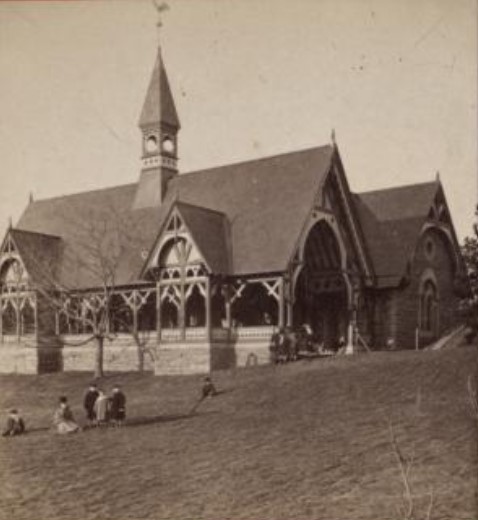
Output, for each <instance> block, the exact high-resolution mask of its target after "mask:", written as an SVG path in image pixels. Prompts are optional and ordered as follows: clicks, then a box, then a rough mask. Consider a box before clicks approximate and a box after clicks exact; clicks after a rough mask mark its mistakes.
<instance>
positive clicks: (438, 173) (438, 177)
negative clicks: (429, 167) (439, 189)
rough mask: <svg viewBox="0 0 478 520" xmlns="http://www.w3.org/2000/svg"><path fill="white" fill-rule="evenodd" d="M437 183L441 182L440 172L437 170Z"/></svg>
mask: <svg viewBox="0 0 478 520" xmlns="http://www.w3.org/2000/svg"><path fill="white" fill-rule="evenodd" d="M435 182H440V171H439V170H437V172H436V174H435Z"/></svg>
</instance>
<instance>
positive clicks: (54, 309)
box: [20, 205, 152, 377]
mask: <svg viewBox="0 0 478 520" xmlns="http://www.w3.org/2000/svg"><path fill="white" fill-rule="evenodd" d="M61 218H64V219H65V221H67V227H68V228H70V229H71V230H72V234H73V236H71V237H66V240H69V241H70V243H69V244H68V245H67V246H66V245H65V244H59V246H58V251H57V257H58V258H56V259H53V260H52V258H51V256H52V253H51V251H47V252H44V251H43V252H42V251H39V250H38V248H35V247H32V246H28V241H27V242H26V244H27V246H25V245H24V246H23V247H22V250H21V251H20V256H21V258H22V260H23V262H24V264H25V266H26V269H27V271H33V273H29V274H30V275H31V276H30V280H29V284H30V289H31V290H33V291H35V293H36V294H37V298H38V300H39V304H40V305H38V308H39V309H40V310H39V314H38V322H39V324H40V326H41V328H42V330H44V331H50V332H51V331H52V330H53V329H55V332H58V319H59V317H60V316H61V318H62V319H63V320H65V321H66V322H67V323H68V324H70V325H72V326H73V329H75V330H82V331H83V332H87V334H88V335H87V337H86V338H85V339H83V340H82V341H81V342H73V343H69V344H70V345H75V346H79V345H82V344H86V343H90V342H93V343H94V344H95V346H96V349H95V363H94V374H95V376H96V377H101V376H103V374H104V367H103V364H104V346H105V342H106V341H112V340H113V339H114V338H115V335H116V333H117V331H118V330H121V332H127V333H130V334H131V335H132V338H133V340H134V342H135V344H136V347H137V352H138V368H139V369H140V370H142V369H143V368H144V356H145V353H150V354H151V355H152V352H151V351H150V350H149V349H148V347H147V341H146V340H145V337H144V335H142V334H141V333H139V332H138V327H137V321H136V322H134V323H132V320H129V319H127V318H128V311H129V310H130V309H131V307H130V308H129V309H128V302H126V301H125V300H124V299H123V298H121V297H118V295H120V294H121V290H120V288H119V286H118V276H119V272H120V269H121V263H122V262H123V261H124V258H125V256H127V255H131V252H132V251H133V252H134V253H135V254H137V255H138V256H139V255H140V254H141V252H142V250H143V248H144V247H145V244H146V243H145V241H144V229H143V228H142V227H141V222H139V221H138V222H135V221H134V219H132V218H131V213H130V212H120V211H117V210H116V209H115V207H114V206H112V205H111V206H103V207H102V208H101V209H99V210H98V209H97V210H95V218H94V219H85V220H84V221H82V222H78V221H75V222H68V220H69V219H70V217H69V216H68V215H62V216H61ZM149 245H150V244H148V246H149ZM59 259H61V262H56V261H55V260H59ZM59 264H61V265H59ZM60 269H61V272H60ZM32 274H33V275H32ZM123 283H124V282H123ZM135 303H136V302H133V305H134V304H135ZM53 316H55V317H56V322H57V323H53V322H52V317H53Z"/></svg>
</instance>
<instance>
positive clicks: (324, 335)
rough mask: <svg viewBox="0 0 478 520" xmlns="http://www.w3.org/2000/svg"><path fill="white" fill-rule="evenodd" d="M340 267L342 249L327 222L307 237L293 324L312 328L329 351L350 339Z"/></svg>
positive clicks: (315, 228) (346, 297)
mask: <svg viewBox="0 0 478 520" xmlns="http://www.w3.org/2000/svg"><path fill="white" fill-rule="evenodd" d="M341 266H342V255H341V249H340V246H339V243H338V241H337V238H336V236H335V234H334V232H333V230H332V228H331V227H330V226H329V224H327V223H326V222H325V221H319V222H317V223H316V224H315V225H314V227H313V228H312V229H311V230H310V232H309V234H308V236H307V239H306V242H305V245H304V250H303V264H302V269H301V271H300V273H299V275H298V277H297V279H296V281H295V286H294V304H293V324H294V326H300V325H303V324H307V325H309V326H310V328H311V329H312V331H313V333H314V335H315V336H316V338H317V340H318V341H319V342H320V343H323V344H324V346H325V347H327V348H336V347H337V346H338V344H339V341H340V339H341V338H343V339H344V340H345V339H346V338H347V326H348V322H349V317H350V316H349V309H348V302H349V300H350V298H349V295H348V287H347V284H346V280H345V278H344V277H345V276H346V275H345V274H344V273H343V272H342V267H341Z"/></svg>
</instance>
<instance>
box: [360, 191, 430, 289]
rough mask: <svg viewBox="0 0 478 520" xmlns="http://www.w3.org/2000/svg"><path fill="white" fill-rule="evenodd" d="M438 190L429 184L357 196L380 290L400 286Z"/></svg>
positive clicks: (361, 219)
mask: <svg viewBox="0 0 478 520" xmlns="http://www.w3.org/2000/svg"><path fill="white" fill-rule="evenodd" d="M438 186H439V185H438V184H437V183H436V182H427V183H423V184H414V185H408V186H400V187H397V188H389V189H384V190H376V191H370V192H365V193H359V194H357V195H355V206H356V208H357V211H358V214H359V218H360V221H361V224H362V229H363V231H364V235H365V240H366V243H367V247H368V249H369V253H370V256H371V257H372V260H373V263H374V268H375V274H376V276H377V285H378V286H379V287H389V286H396V285H398V284H399V283H400V281H401V279H402V277H403V276H404V274H405V269H406V265H407V262H408V260H409V259H410V258H411V255H412V253H413V251H414V249H415V246H416V244H417V240H418V238H419V236H420V232H421V229H422V227H423V224H424V223H425V221H426V219H427V216H428V213H429V211H430V207H431V205H432V204H433V199H434V197H435V195H436V193H437V190H438Z"/></svg>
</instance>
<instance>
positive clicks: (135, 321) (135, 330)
mask: <svg viewBox="0 0 478 520" xmlns="http://www.w3.org/2000/svg"><path fill="white" fill-rule="evenodd" d="M131 301H132V305H131V310H132V311H133V334H137V333H138V294H137V291H136V289H134V290H133V294H132V298H131Z"/></svg>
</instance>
